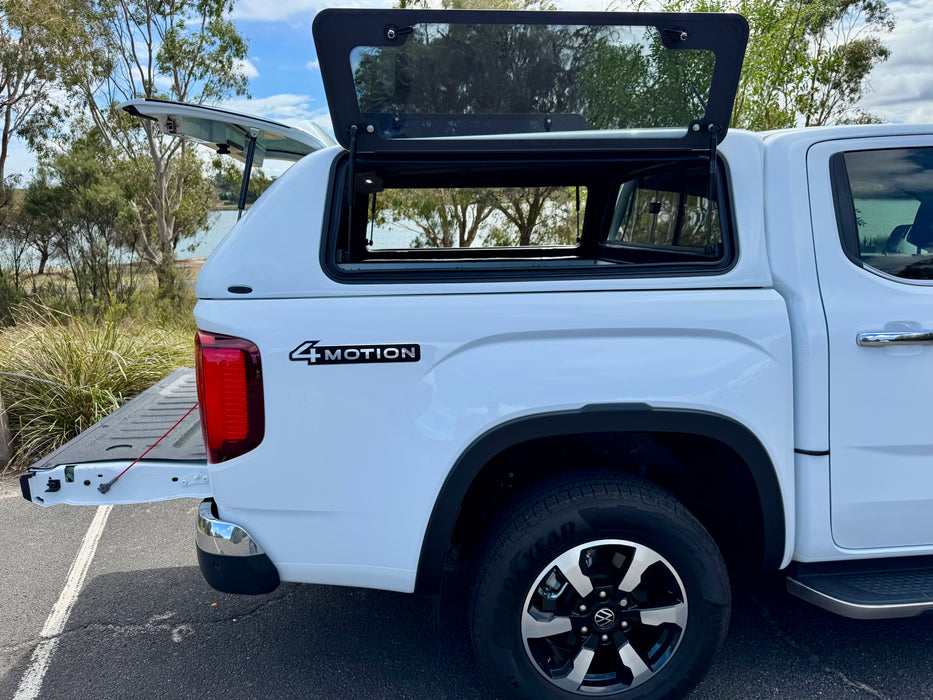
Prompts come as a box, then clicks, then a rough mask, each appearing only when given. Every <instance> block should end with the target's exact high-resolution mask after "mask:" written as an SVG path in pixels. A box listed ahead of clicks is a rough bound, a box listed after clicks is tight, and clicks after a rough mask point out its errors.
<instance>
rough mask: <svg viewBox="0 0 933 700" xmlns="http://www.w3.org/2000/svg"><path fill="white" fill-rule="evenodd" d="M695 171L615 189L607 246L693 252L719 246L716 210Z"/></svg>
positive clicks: (646, 177) (703, 175)
mask: <svg viewBox="0 0 933 700" xmlns="http://www.w3.org/2000/svg"><path fill="white" fill-rule="evenodd" d="M708 192H709V179H708V176H707V174H706V173H705V172H704V171H702V170H701V169H698V168H690V169H687V168H684V169H678V170H669V171H664V172H659V173H653V174H650V175H644V176H642V177H639V178H637V179H633V180H629V181H627V182H625V183H624V184H623V185H622V187H621V188H620V189H619V195H618V199H617V204H616V212H615V216H614V217H613V225H612V229H611V230H610V232H609V236H608V238H607V240H606V243H607V244H610V245H619V246H624V245H625V244H633V245H639V246H656V247H658V248H694V249H702V250H704V251H705V250H706V249H707V248H710V249H711V250H710V251H709V252H714V251H715V249H716V247H717V246H719V245H720V244H721V243H722V230H721V227H720V223H719V208H718V206H717V204H716V202H715V200H714V201H713V202H712V203H710V200H709V193H708Z"/></svg>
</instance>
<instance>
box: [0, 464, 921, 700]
mask: <svg viewBox="0 0 933 700" xmlns="http://www.w3.org/2000/svg"><path fill="white" fill-rule="evenodd" d="M196 507H197V502H196V501H193V500H184V501H172V502H168V503H162V504H148V505H141V506H117V507H114V508H113V510H112V511H111V512H110V515H109V519H108V521H107V523H106V526H105V527H104V530H103V535H102V537H101V539H100V543H99V546H98V548H97V550H96V553H95V554H94V557H93V559H92V560H91V562H90V565H89V568H88V571H87V576H86V578H85V580H84V585H83V588H82V589H81V590H80V593H79V594H78V595H77V599H76V601H75V602H74V606H73V608H72V609H71V612H70V616H69V617H68V620H67V623H66V624H65V626H64V630H63V631H62V632H61V633H60V634H58V635H55V639H57V642H56V643H55V644H54V645H53V646H52V647H51V648H52V653H51V656H50V658H49V659H48V665H47V670H46V672H45V674H44V675H43V676H42V677H41V684H40V685H39V686H38V687H39V693H38V697H40V698H187V697H191V698H211V697H223V698H253V697H255V698H280V697H281V698H326V699H328V700H330V699H331V698H340V699H341V700H352V699H355V698H367V699H369V698H393V699H395V698H430V699H432V700H434V699H437V700H440V699H443V698H452V699H453V698H458V699H459V698H464V699H468V698H491V697H492V696H491V695H490V694H489V693H488V691H487V690H486V689H485V688H484V686H483V684H482V681H481V679H480V678H479V677H478V675H477V674H476V672H475V670H474V668H473V665H472V661H471V658H470V650H469V647H468V644H467V642H466V640H465V638H464V634H463V631H462V627H461V626H460V624H459V619H460V617H459V613H458V610H457V601H456V600H452V601H444V602H443V603H436V601H435V599H434V598H432V597H430V596H411V595H403V594H397V593H387V592H382V591H369V590H357V589H350V588H336V587H327V586H311V585H296V584H283V585H282V586H281V587H280V588H279V589H278V590H276V591H275V592H274V593H272V594H269V595H265V596H256V597H241V596H229V595H223V594H221V593H217V592H215V591H214V590H213V589H211V588H210V587H209V586H208V585H207V584H206V583H204V581H203V579H202V578H201V576H200V574H199V572H198V570H197V565H196V563H195V554H194V549H193V547H194V545H193V522H194V517H195V512H196ZM95 512H96V509H94V508H71V507H65V506H59V507H55V508H50V509H40V508H37V507H35V506H32V505H31V504H28V503H26V502H25V501H23V500H22V498H21V497H20V495H19V489H18V486H17V484H16V483H15V482H14V481H12V480H8V479H0V533H2V537H0V698H13V697H14V696H15V695H16V693H17V691H18V689H20V688H21V687H22V685H23V678H24V675H26V673H27V671H28V670H29V669H31V668H34V667H35V663H34V657H35V656H36V648H37V646H38V645H39V644H40V641H41V638H40V632H41V630H42V629H43V626H44V624H45V623H46V620H47V618H48V617H49V615H50V611H51V610H52V607H53V605H55V603H56V600H58V599H59V596H60V594H61V592H62V589H63V587H64V586H65V582H66V579H67V578H68V575H69V570H70V568H71V566H72V562H73V561H74V559H75V556H76V553H77V551H78V549H79V548H80V547H81V542H82V540H83V538H84V535H85V533H86V532H87V530H88V527H89V525H90V524H91V522H92V519H93V518H94V515H95ZM33 680H35V679H33ZM691 698H692V700H713V699H720V700H722V699H728V700H734V699H737V698H742V699H746V698H748V699H751V698H826V699H835V698H910V699H911V700H913V699H916V698H933V618H921V619H910V620H895V621H880V622H859V621H854V620H846V619H843V618H839V617H836V616H834V615H831V614H829V613H826V612H824V611H822V610H818V609H816V608H813V607H811V606H809V605H808V604H806V603H804V602H802V601H799V600H796V599H794V598H791V597H790V596H788V595H787V594H786V593H784V589H783V581H782V579H781V578H780V577H779V576H770V577H765V578H762V579H761V580H758V581H755V582H754V583H752V584H750V585H748V586H743V588H742V589H741V590H738V591H736V593H735V607H734V612H733V621H732V626H731V630H730V634H729V638H728V641H727V642H726V646H725V648H724V649H723V651H722V653H721V654H720V655H719V657H718V658H717V661H716V664H715V666H714V667H713V669H712V671H711V672H710V674H709V675H708V676H707V678H706V679H705V680H704V681H703V683H702V684H701V685H700V686H699V688H697V690H696V691H695V692H694V694H693V695H692V696H691Z"/></svg>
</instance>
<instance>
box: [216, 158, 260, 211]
mask: <svg viewBox="0 0 933 700" xmlns="http://www.w3.org/2000/svg"><path fill="white" fill-rule="evenodd" d="M213 167H214V177H213V178H212V180H211V183H212V184H213V185H214V189H215V190H217V194H218V196H219V197H220V201H221V202H224V203H225V204H233V205H236V204H238V203H239V201H240V187H241V183H242V182H243V166H242V165H240V164H239V163H237V162H236V161H234V160H233V159H232V158H225V157H223V156H218V157H216V158H215V159H214V161H213ZM273 182H275V178H273V177H269V176H268V175H266V174H265V173H264V172H263V171H262V170H261V169H255V170H253V172H252V174H251V175H250V178H249V189H248V190H247V192H246V204H247V206H249V205H250V204H252V203H253V202H255V201H256V200H257V199H258V198H259V196H260V195H261V194H262V193H263V192H265V191H266V190H267V189H269V186H270V185H272V183H273Z"/></svg>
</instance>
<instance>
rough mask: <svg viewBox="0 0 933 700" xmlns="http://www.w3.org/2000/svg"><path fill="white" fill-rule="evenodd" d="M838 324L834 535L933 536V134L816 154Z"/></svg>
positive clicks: (819, 249)
mask: <svg viewBox="0 0 933 700" xmlns="http://www.w3.org/2000/svg"><path fill="white" fill-rule="evenodd" d="M807 162H808V174H809V181H810V201H811V216H812V223H813V236H814V245H815V250H816V259H817V268H818V273H819V280H820V292H821V295H822V301H823V307H824V309H825V313H826V323H827V330H828V334H829V357H830V362H829V377H830V387H829V407H830V408H829V410H830V415H829V426H830V440H829V446H830V457H829V459H830V481H831V486H830V493H831V521H832V533H833V539H834V541H835V542H836V544H837V545H839V546H840V547H843V548H851V549H869V548H890V547H924V546H926V547H928V546H929V545H933V426H931V423H933V411H931V405H930V402H931V400H933V135H931V134H928V135H920V136H887V137H880V138H878V137H876V138H859V139H847V140H837V141H830V142H824V143H820V144H816V145H814V146H813V147H811V148H810V150H809V154H808V157H807Z"/></svg>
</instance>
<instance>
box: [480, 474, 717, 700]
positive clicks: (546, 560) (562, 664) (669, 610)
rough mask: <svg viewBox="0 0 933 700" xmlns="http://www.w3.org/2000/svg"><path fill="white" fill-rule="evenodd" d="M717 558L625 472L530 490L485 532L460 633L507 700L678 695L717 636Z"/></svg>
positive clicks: (677, 509) (696, 527)
mask: <svg viewBox="0 0 933 700" xmlns="http://www.w3.org/2000/svg"><path fill="white" fill-rule="evenodd" d="M729 606H730V599H729V582H728V577H727V574H726V569H725V565H724V564H723V561H722V557H721V556H720V554H719V550H718V549H717V548H716V545H715V544H714V543H713V541H712V539H711V538H710V536H709V534H708V533H707V532H706V530H704V529H703V527H702V525H700V523H699V522H698V521H697V520H696V519H695V518H694V517H693V516H692V515H691V514H690V513H689V512H687V511H686V510H685V509H684V507H683V506H682V505H681V504H680V503H679V502H678V501H676V500H675V499H674V498H673V497H672V496H671V495H670V494H668V493H667V492H665V491H663V490H661V489H659V488H657V487H656V486H654V485H652V484H650V483H648V482H646V481H644V480H642V479H638V478H636V477H632V476H630V475H627V474H620V473H616V472H612V471H593V472H578V473H573V474H568V475H561V476H558V477H556V478H551V479H548V480H547V481H544V482H542V483H540V484H539V485H538V486H537V487H535V488H534V490H533V491H532V492H529V493H528V494H526V495H525V497H524V498H522V499H521V500H520V502H518V503H516V505H515V507H514V508H513V509H512V510H511V511H510V512H509V513H507V514H504V516H503V517H502V518H500V519H499V521H498V522H497V523H496V524H494V525H493V526H492V528H491V530H490V533H489V537H488V539H487V540H486V553H485V557H484V558H483V560H482V561H481V563H480V565H479V567H478V568H477V571H476V576H475V580H474V585H473V591H472V599H471V607H470V610H471V620H470V623H471V633H472V638H473V646H474V649H475V651H476V655H477V658H478V660H479V662H480V665H481V666H482V668H483V670H484V671H485V672H486V674H487V677H488V678H490V679H491V680H492V681H493V682H494V683H496V684H497V686H498V688H499V690H501V691H502V692H504V693H505V694H507V696H509V697H513V698H541V697H558V698H571V697H580V696H587V697H589V696H593V695H599V696H602V697H624V698H677V697H682V696H683V695H685V694H686V693H687V692H689V690H690V689H691V688H692V687H693V686H694V685H696V683H697V682H698V681H699V680H700V678H702V676H703V674H705V672H706V671H707V669H708V668H709V665H710V664H711V663H712V659H713V656H714V655H715V653H716V652H717V651H718V649H719V647H720V646H721V645H722V641H723V639H724V638H725V633H726V629H727V626H728V618H729Z"/></svg>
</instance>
